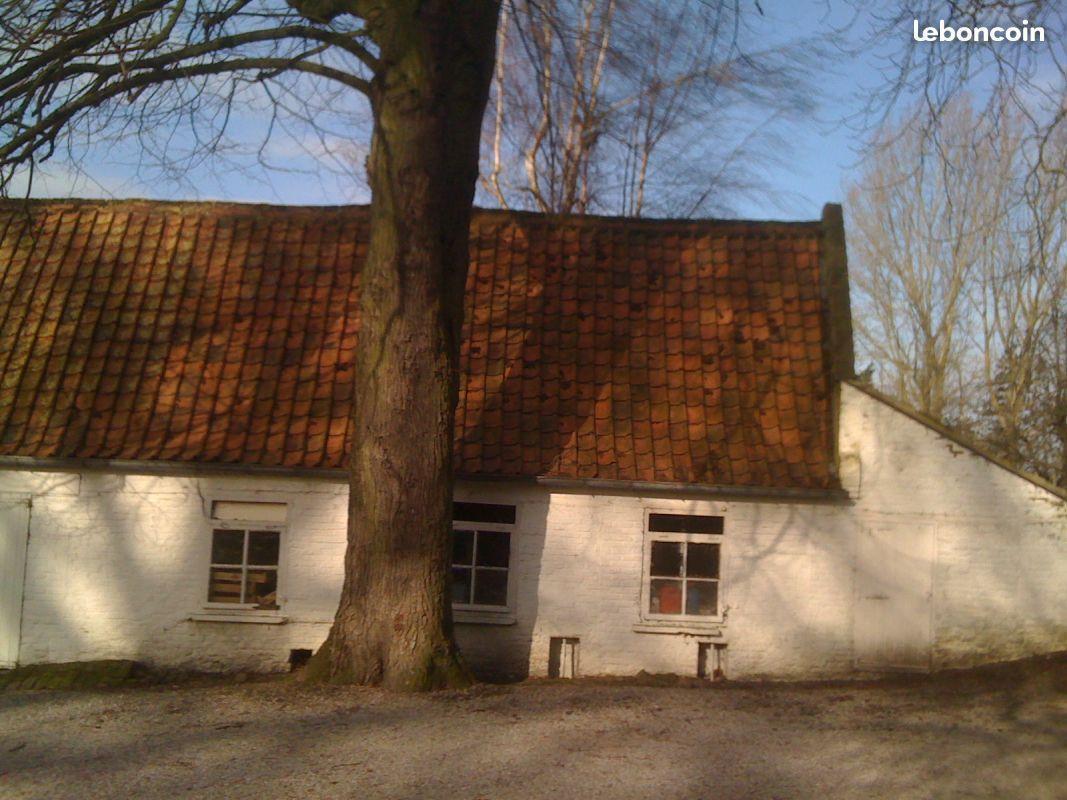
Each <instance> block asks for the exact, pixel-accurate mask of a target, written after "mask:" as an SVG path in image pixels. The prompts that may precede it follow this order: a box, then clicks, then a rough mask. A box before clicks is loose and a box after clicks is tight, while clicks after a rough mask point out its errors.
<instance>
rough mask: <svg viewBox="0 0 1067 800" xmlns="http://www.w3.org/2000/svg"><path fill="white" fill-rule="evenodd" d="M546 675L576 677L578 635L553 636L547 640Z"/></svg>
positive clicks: (551, 676)
mask: <svg viewBox="0 0 1067 800" xmlns="http://www.w3.org/2000/svg"><path fill="white" fill-rule="evenodd" d="M548 677H550V678H577V677H578V637H577V636H553V637H552V638H551V639H550V640H549V642H548Z"/></svg>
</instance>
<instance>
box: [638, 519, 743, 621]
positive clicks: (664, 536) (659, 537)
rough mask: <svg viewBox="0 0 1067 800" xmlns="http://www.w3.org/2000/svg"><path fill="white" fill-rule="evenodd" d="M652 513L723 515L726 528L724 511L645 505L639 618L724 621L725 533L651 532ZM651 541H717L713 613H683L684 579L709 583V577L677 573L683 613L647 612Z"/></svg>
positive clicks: (712, 542) (706, 542)
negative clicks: (686, 509) (650, 519)
mask: <svg viewBox="0 0 1067 800" xmlns="http://www.w3.org/2000/svg"><path fill="white" fill-rule="evenodd" d="M652 514H673V515H677V516H693V517H703V516H707V517H723V530H724V531H725V529H726V519H725V517H724V515H723V514H714V513H711V514H706V513H695V512H687V511H679V510H678V509H667V508H651V509H649V508H646V509H645V526H644V527H645V541H644V552H643V557H642V559H641V614H640V617H641V619H642V620H647V621H649V622H657V623H670V622H673V623H676V624H679V625H700V624H702V623H704V624H714V623H721V622H723V621H724V620H725V614H724V612H723V609H725V608H726V603H725V600H724V592H723V584H724V583H725V581H724V580H723V566H724V564H725V559H724V558H723V555H724V550H725V541H726V535H725V533H675V532H669V533H664V532H659V531H650V530H649V529H648V525H649V517H650V516H651V515H652ZM653 542H684V543H686V544H689V543H693V544H717V545H718V546H719V577H718V579H717V580H716V581H715V582H716V583H717V584H718V588H717V593H716V599H717V602H716V612H717V613H716V614H715V615H713V616H711V615H706V616H705V615H699V614H686V613H685V582H686V581H689V580H696V581H706V582H708V583H711V582H712V581H711V580H710V579H702V578H695V579H693V578H686V577H684V576H680V577H678V578H677V580H680V581H682V584H683V588H682V613H681V614H654V613H652V612H651V611H649V610H648V609H649V605H650V603H651V599H652V577H653V576H652V543H653ZM683 552H685V555H683V559H686V558H688V552H687V551H683Z"/></svg>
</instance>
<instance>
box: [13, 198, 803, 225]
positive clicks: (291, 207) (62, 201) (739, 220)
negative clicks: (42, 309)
mask: <svg viewBox="0 0 1067 800" xmlns="http://www.w3.org/2000/svg"><path fill="white" fill-rule="evenodd" d="M94 205H95V206H107V207H112V208H116V207H118V208H121V207H130V208H134V207H143V206H157V207H160V208H183V207H188V208H203V209H234V210H242V209H245V210H253V209H258V210H266V211H273V212H279V213H287V214H291V213H298V212H308V213H316V212H362V213H369V211H370V204H369V203H329V204H322V205H319V204H314V203H312V204H282V203H263V202H255V201H244V200H193V199H179V200H174V199H163V200H159V199H152V198H148V197H99V198H97V197H30V198H11V197H6V198H0V211H2V210H4V209H7V208H13V209H17V208H19V207H27V206H35V207H47V206H55V207H56V208H63V207H72V206H94ZM473 210H474V214H475V218H476V219H477V218H483V217H490V218H492V217H499V218H501V219H505V220H512V221H517V220H525V219H529V220H532V221H538V222H542V223H546V224H554V225H559V224H575V225H593V224H597V225H624V226H627V227H629V226H635V227H644V226H648V227H667V226H678V227H679V228H699V227H702V226H716V227H717V226H723V227H728V226H729V227H734V226H740V227H746V226H753V227H782V228H787V229H789V228H799V229H805V228H812V229H817V228H818V227H819V226H820V225H821V220H818V219H797V220H788V219H750V218H744V217H629V216H625V215H617V214H575V213H566V212H551V211H548V212H546V211H532V210H527V209H511V208H490V207H484V206H474V207H473Z"/></svg>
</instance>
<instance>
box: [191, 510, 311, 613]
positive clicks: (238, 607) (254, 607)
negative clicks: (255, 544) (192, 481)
mask: <svg viewBox="0 0 1067 800" xmlns="http://www.w3.org/2000/svg"><path fill="white" fill-rule="evenodd" d="M226 502H235V503H263V504H272V505H284V506H285V516H286V521H285V522H263V521H260V520H242V519H225V520H223V519H216V518H215V517H214V516H213V513H214V507H215V503H226ZM205 504H206V507H207V516H208V519H207V562H208V566H207V570H206V578H205V581H204V583H203V588H202V591H201V594H200V597H201V598H203V603H202V605H203V607H204V608H208V609H212V610H219V611H240V612H242V613H243V612H246V611H255V612H259V613H265V614H277V613H278V612H280V611H281V608H282V605H283V603H282V600H283V597H282V584H283V581H284V579H285V571H284V569H283V566H284V561H285V545H286V533H287V531H288V529H289V511H290V503H289V502H288V501H286V500H284V499H279V498H276V497H258V496H257V497H248V496H229V495H227V496H220V497H211V498H205ZM217 530H232V531H244V534H245V536H244V544H243V546H242V551H241V561H242V563H241V591H242V592H244V590H245V576H246V574H247V572H248V569H249V564H248V541H249V532H251V531H276V532H277V533H278V564H277V565H276V566H275V567H274V570H275V573H276V575H277V578H276V589H275V595H276V597H277V601H276V602H275V605H276V606H277V607H276V608H263V607H261V606H260V605H259V604H257V603H219V602H212V601H210V600H208V599H207V598H208V597H210V596H211V570H212V569H213V568H215V567H228V566H234V565H230V564H216V563H215V562H214V561H213V560H212V558H211V551H212V549H213V546H214V541H215V531H217ZM252 566H253V567H256V568H258V569H270V566H269V565H258V564H254V565H252Z"/></svg>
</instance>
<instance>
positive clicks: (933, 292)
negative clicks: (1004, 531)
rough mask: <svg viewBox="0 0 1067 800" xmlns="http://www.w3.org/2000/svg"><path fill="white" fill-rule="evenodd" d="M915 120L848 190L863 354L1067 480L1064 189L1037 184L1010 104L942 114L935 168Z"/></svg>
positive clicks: (889, 138) (889, 376)
mask: <svg viewBox="0 0 1067 800" xmlns="http://www.w3.org/2000/svg"><path fill="white" fill-rule="evenodd" d="M1001 102H1003V103H1010V100H1008V99H1007V98H1002V101H1001ZM915 120H916V118H915V117H913V116H908V115H906V116H905V119H904V121H903V122H902V123H899V124H898V125H896V126H888V127H886V128H885V129H883V130H882V131H881V133H880V134H879V136H878V137H877V138H876V139H875V141H874V143H873V145H872V147H871V151H870V155H869V157H868V159H867V161H866V163H865V168H864V170H863V171H862V174H861V176H860V178H859V180H858V181H857V182H856V183H855V184H854V185H853V186H852V188H851V190H850V192H849V223H850V237H849V242H850V250H851V254H852V278H853V286H854V288H855V291H856V294H857V304H856V330H857V334H858V338H859V342H858V344H859V346H860V349H861V352H863V353H865V354H866V355H867V357H868V358H870V359H871V360H872V362H873V364H874V367H875V379H876V381H877V382H878V384H879V385H880V386H881V388H883V389H884V390H885V391H887V392H889V393H891V394H894V395H896V396H897V397H900V398H901V399H903V400H905V401H906V402H908V403H910V404H911V405H913V406H914V407H916V408H917V409H919V410H921V411H923V412H925V413H927V414H930V415H931V416H934V417H937V418H941V419H943V420H945V421H946V422H948V423H950V424H952V425H954V426H956V427H958V428H961V429H964V430H966V431H968V432H971V433H974V434H976V435H979V436H981V437H982V438H984V439H985V440H986V441H987V442H988V443H989V444H990V445H992V446H993V447H994V448H995V449H996V450H997V451H999V452H1000V453H1001V454H1002V455H1004V456H1006V457H1008V458H1009V459H1011V460H1013V461H1015V462H1016V463H1019V464H1021V465H1024V466H1027V467H1029V468H1031V469H1033V470H1034V471H1036V472H1038V473H1039V474H1042V475H1044V476H1046V477H1048V478H1050V479H1052V480H1058V481H1063V480H1064V479H1065V477H1067V476H1065V474H1064V472H1063V461H1062V459H1063V456H1062V452H1063V449H1064V445H1065V444H1067V438H1063V437H1061V436H1060V435H1059V434H1057V431H1061V432H1062V430H1063V427H1062V409H1063V406H1062V398H1063V390H1064V384H1063V381H1062V376H1063V374H1064V364H1063V361H1062V359H1063V355H1062V354H1063V339H1064V330H1063V324H1064V315H1063V313H1062V312H1063V308H1064V303H1065V302H1067V241H1065V236H1067V219H1065V216H1064V214H1065V210H1067V195H1065V193H1064V188H1065V182H1064V180H1063V178H1062V176H1060V175H1059V174H1058V173H1055V172H1047V173H1046V172H1042V173H1040V182H1035V173H1034V172H1033V171H1032V161H1030V160H1029V159H1028V155H1030V154H1032V150H1028V149H1027V142H1028V135H1027V131H1028V129H1027V124H1028V120H1026V119H1025V118H1022V117H1021V115H1020V114H1019V113H1018V112H1017V111H1014V110H1013V109H1011V108H1010V106H1009V107H1008V108H998V111H997V113H996V114H994V115H986V114H985V112H984V110H981V111H977V110H975V109H974V108H973V107H972V106H971V105H970V103H969V102H967V99H966V98H959V99H957V100H955V101H954V102H953V103H951V104H949V105H948V106H946V107H945V108H943V109H942V110H941V111H940V113H939V118H938V121H937V123H936V137H937V141H938V150H937V155H936V157H931V156H930V154H929V151H928V149H927V146H928V143H929V137H928V133H929V130H930V129H929V128H928V127H927V126H926V124H925V122H924V123H921V124H916V121H915ZM1057 419H1060V420H1061V421H1060V422H1059V423H1057Z"/></svg>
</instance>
